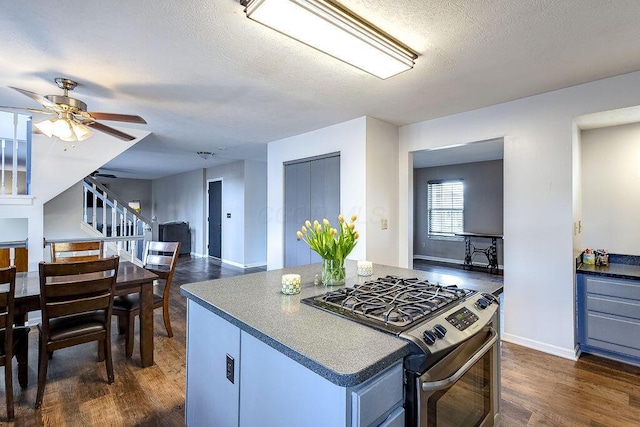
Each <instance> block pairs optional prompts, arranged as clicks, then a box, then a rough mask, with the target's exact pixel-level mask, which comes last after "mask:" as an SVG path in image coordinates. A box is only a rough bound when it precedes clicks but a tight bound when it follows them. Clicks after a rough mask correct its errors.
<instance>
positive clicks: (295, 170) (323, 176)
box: [284, 153, 346, 267]
mask: <svg viewBox="0 0 640 427" xmlns="http://www.w3.org/2000/svg"><path fill="white" fill-rule="evenodd" d="M284 187H285V188H284V206H285V213H284V254H285V255H284V257H285V258H284V266H285V267H294V266H297V265H304V264H310V263H312V262H320V257H319V256H318V255H317V254H316V253H315V252H313V251H312V250H310V249H309V247H308V246H307V245H306V244H305V243H302V242H299V241H298V240H297V238H296V232H297V231H298V230H299V229H300V227H301V226H302V225H303V224H304V222H305V221H306V220H310V221H312V222H313V220H314V219H317V220H318V221H322V219H323V218H327V219H328V220H329V221H331V223H332V224H335V223H336V222H337V220H338V219H337V217H338V214H340V155H339V154H338V153H334V154H330V155H327V156H324V157H318V158H312V159H302V160H299V161H294V162H288V163H286V164H285V167H284ZM345 214H346V213H345Z"/></svg>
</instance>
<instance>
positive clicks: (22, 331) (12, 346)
mask: <svg viewBox="0 0 640 427" xmlns="http://www.w3.org/2000/svg"><path fill="white" fill-rule="evenodd" d="M15 292H16V267H15V266H11V267H8V268H2V269H0V366H4V389H5V394H6V400H7V418H8V419H9V420H13V418H14V411H13V365H12V360H13V356H14V355H15V356H16V359H17V360H18V382H19V383H20V386H21V387H22V388H26V387H27V358H28V354H29V350H28V341H29V328H28V327H26V326H16V327H14V325H13V301H14V297H15Z"/></svg>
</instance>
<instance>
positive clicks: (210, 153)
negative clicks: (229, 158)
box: [196, 151, 213, 160]
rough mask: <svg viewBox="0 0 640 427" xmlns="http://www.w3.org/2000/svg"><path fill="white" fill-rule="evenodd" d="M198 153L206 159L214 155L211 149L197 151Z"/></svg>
mask: <svg viewBox="0 0 640 427" xmlns="http://www.w3.org/2000/svg"><path fill="white" fill-rule="evenodd" d="M196 154H197V155H198V156H200V157H201V158H203V159H205V160H207V159H208V158H210V157H211V156H213V153H212V152H211V151H197V152H196Z"/></svg>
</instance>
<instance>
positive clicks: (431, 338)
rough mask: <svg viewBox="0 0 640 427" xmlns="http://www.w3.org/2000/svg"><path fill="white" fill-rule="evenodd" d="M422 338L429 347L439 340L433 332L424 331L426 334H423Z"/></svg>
mask: <svg viewBox="0 0 640 427" xmlns="http://www.w3.org/2000/svg"><path fill="white" fill-rule="evenodd" d="M422 337H423V338H424V342H426V343H427V344H429V345H431V344H435V342H436V338H437V337H436V335H435V334H434V333H433V332H431V331H424V333H423V334H422Z"/></svg>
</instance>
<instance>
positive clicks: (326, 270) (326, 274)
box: [297, 215, 360, 286]
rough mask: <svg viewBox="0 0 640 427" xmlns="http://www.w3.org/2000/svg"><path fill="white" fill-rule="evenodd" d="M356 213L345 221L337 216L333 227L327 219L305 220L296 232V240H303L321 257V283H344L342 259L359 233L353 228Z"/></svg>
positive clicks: (354, 242)
mask: <svg viewBox="0 0 640 427" xmlns="http://www.w3.org/2000/svg"><path fill="white" fill-rule="evenodd" d="M357 219H358V216H357V215H352V216H351V222H349V223H347V222H346V221H345V218H344V216H343V215H339V216H338V227H337V228H333V227H332V226H331V223H330V222H329V220H328V219H326V218H325V219H323V220H322V224H320V223H319V222H318V221H317V220H316V221H313V224H311V221H309V220H307V221H305V224H304V225H303V226H302V228H301V229H300V231H298V232H297V237H298V240H303V241H304V242H306V243H307V244H308V245H309V247H310V248H311V249H312V250H314V251H315V252H317V253H318V255H320V257H321V258H322V283H323V284H325V285H328V286H333V285H341V284H344V277H345V270H344V260H345V258H346V257H347V255H349V254H350V253H351V251H352V250H353V248H354V247H355V246H356V244H357V243H358V237H359V236H360V235H359V233H358V232H357V231H356V230H355V227H356V220H357Z"/></svg>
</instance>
